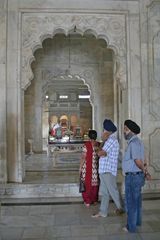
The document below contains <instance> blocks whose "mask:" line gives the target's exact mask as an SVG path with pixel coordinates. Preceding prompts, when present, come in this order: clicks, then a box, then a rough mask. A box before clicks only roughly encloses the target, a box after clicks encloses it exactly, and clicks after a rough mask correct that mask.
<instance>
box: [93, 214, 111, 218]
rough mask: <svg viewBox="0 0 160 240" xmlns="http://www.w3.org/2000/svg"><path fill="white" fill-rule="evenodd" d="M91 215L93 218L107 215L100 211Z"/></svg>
mask: <svg viewBox="0 0 160 240" xmlns="http://www.w3.org/2000/svg"><path fill="white" fill-rule="evenodd" d="M92 217H93V218H99V217H103V218H105V217H107V215H104V214H101V213H96V214H93V215H92Z"/></svg>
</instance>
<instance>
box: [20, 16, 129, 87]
mask: <svg viewBox="0 0 160 240" xmlns="http://www.w3.org/2000/svg"><path fill="white" fill-rule="evenodd" d="M75 26H76V31H77V32H78V33H80V34H81V35H84V34H85V33H86V32H89V33H92V34H93V35H94V36H95V37H96V38H97V39H100V38H102V39H104V40H105V41H106V43H107V47H108V48H111V49H112V50H113V51H114V53H115V57H116V62H117V63H118V64H117V65H116V66H117V67H116V69H115V78H116V80H117V81H119V82H120V83H121V84H122V86H123V87H124V86H126V37H125V15H118V14H116V15H112V14H94V13H93V14H71V13H70V14H68V13H63V14H59V13H54V14H53V13H23V15H22V42H21V44H22V45H21V47H22V54H21V88H22V89H26V88H27V87H28V86H29V85H30V82H31V80H32V79H33V72H32V69H31V63H32V61H33V60H34V52H35V50H37V49H38V48H42V42H43V40H44V39H46V38H53V36H54V35H55V34H57V33H64V34H65V35H68V33H70V32H71V31H73V30H74V28H75ZM84 75H85V74H84ZM84 79H87V78H84Z"/></svg>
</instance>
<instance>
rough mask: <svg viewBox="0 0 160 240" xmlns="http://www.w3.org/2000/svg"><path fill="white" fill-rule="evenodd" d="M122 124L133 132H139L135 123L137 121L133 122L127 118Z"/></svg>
mask: <svg viewBox="0 0 160 240" xmlns="http://www.w3.org/2000/svg"><path fill="white" fill-rule="evenodd" d="M124 125H126V126H127V127H128V128H129V129H130V130H131V131H132V132H133V133H135V134H139V133H140V131H141V129H140V127H139V126H138V125H137V123H135V122H133V121H132V120H130V119H128V120H126V121H125V122H124Z"/></svg>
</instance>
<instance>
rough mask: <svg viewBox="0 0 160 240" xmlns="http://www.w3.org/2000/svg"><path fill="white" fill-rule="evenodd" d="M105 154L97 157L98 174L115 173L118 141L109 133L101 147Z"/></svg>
mask: <svg viewBox="0 0 160 240" xmlns="http://www.w3.org/2000/svg"><path fill="white" fill-rule="evenodd" d="M102 149H103V150H104V151H105V152H106V153H107V156H105V157H104V156H103V157H100V158H99V174H101V173H106V172H110V173H111V174H112V175H114V176H116V175H117V168H118V156H119V143H118V140H117V138H116V137H115V135H113V134H111V135H110V136H109V138H108V139H107V140H106V142H105V144H104V146H103V148H102Z"/></svg>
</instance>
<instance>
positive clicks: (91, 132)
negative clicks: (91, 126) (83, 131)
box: [88, 130, 97, 140]
mask: <svg viewBox="0 0 160 240" xmlns="http://www.w3.org/2000/svg"><path fill="white" fill-rule="evenodd" d="M88 137H89V138H90V139H93V140H96V139H97V132H96V131H95V130H89V132H88Z"/></svg>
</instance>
